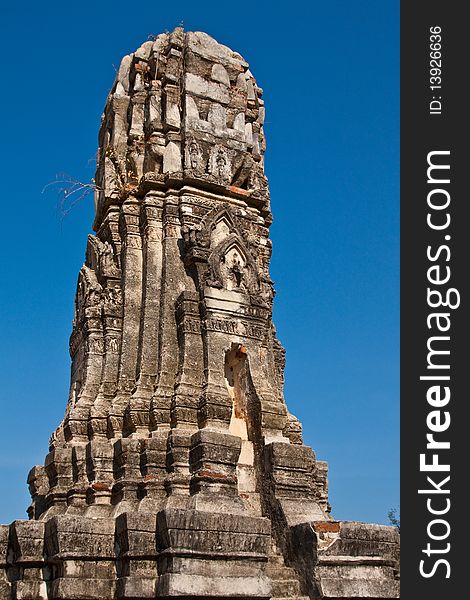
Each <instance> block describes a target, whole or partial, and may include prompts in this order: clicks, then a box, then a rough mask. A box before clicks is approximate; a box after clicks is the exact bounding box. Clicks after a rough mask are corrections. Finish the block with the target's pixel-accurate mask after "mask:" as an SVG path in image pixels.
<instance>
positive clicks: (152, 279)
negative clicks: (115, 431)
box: [125, 192, 163, 436]
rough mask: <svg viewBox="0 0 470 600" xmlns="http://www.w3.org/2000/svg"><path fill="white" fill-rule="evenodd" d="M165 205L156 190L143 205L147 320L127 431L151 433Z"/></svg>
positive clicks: (145, 308)
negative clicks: (151, 406) (150, 419)
mask: <svg viewBox="0 0 470 600" xmlns="http://www.w3.org/2000/svg"><path fill="white" fill-rule="evenodd" d="M162 205H163V201H162V198H161V197H160V195H159V194H158V195H157V193H156V192H153V193H149V194H147V196H146V197H145V199H144V203H143V207H142V215H141V218H142V221H143V224H142V227H143V267H144V268H143V273H144V274H143V320H142V331H141V339H140V347H139V364H138V371H139V375H138V382H137V387H136V389H135V391H134V393H133V394H132V396H131V398H130V399H129V404H128V406H127V409H126V416H125V431H126V433H135V434H136V435H143V436H145V435H147V434H148V428H149V416H150V401H151V398H152V395H153V391H154V386H155V379H156V375H157V364H158V355H159V351H158V323H159V317H160V294H161V285H162Z"/></svg>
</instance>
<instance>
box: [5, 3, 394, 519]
mask: <svg viewBox="0 0 470 600" xmlns="http://www.w3.org/2000/svg"><path fill="white" fill-rule="evenodd" d="M0 21H1V23H2V25H1V30H2V31H1V35H0V46H1V52H0V56H1V59H0V60H1V61H2V63H3V64H2V74H3V76H2V92H1V96H0V101H1V104H2V106H1V114H2V117H3V118H2V144H1V153H2V159H1V163H0V164H1V167H2V222H3V226H2V237H3V251H2V260H1V267H0V268H1V273H0V282H1V286H2V294H1V297H0V303H1V305H0V318H1V322H0V331H1V342H0V343H1V346H0V353H1V358H0V376H1V382H2V383H1V386H0V409H1V417H2V418H1V423H2V425H1V428H2V431H1V433H2V434H1V436H0V489H1V493H0V523H8V522H10V521H11V520H13V519H15V518H25V509H26V507H27V506H28V504H29V496H28V492H27V486H26V483H25V480H26V476H27V473H28V471H29V469H30V467H31V466H33V465H34V464H40V463H42V462H43V460H44V456H45V454H46V452H47V442H48V438H49V435H50V433H51V432H52V431H53V430H54V429H55V427H56V426H57V424H58V423H59V421H60V420H61V418H62V416H63V411H64V408H65V402H66V398H67V392H68V379H69V366H70V365H69V357H68V337H69V334H70V331H71V320H72V311H73V299H74V293H75V285H76V278H77V274H78V270H79V268H80V266H81V264H82V262H83V260H84V255H85V244H86V237H87V234H88V233H89V232H90V230H91V223H92V218H93V202H92V199H91V198H89V199H88V200H87V201H86V202H84V203H82V204H81V205H79V206H77V207H76V208H75V209H74V210H73V211H72V212H71V213H70V214H69V216H68V217H67V219H66V220H65V221H64V222H63V223H61V221H60V219H59V218H58V215H57V210H56V204H57V199H56V197H55V196H54V195H53V194H51V193H48V194H41V190H42V188H43V186H44V185H45V184H46V183H48V182H49V181H51V180H53V179H54V177H55V175H56V173H58V172H66V173H69V174H71V175H73V176H75V177H76V178H77V179H81V180H83V181H85V180H90V178H91V177H93V175H94V169H93V157H94V154H95V151H96V147H97V134H98V127H99V123H100V116H101V112H102V109H103V107H104V103H105V99H106V95H107V92H108V90H109V88H110V86H111V85H112V82H113V79H114V75H115V70H114V69H115V67H117V66H118V65H119V62H120V59H121V57H122V56H123V55H124V54H127V53H129V52H132V51H134V50H135V49H136V48H137V47H138V46H139V45H140V44H141V43H142V42H144V41H145V40H146V39H147V38H148V36H149V35H155V34H158V33H160V32H162V31H164V30H171V29H173V28H174V27H175V26H177V25H179V24H181V22H183V24H184V27H185V28H186V29H188V30H203V31H206V32H207V33H209V34H210V35H212V36H213V37H215V38H216V39H217V40H218V41H220V42H221V43H223V44H226V45H228V46H230V47H231V48H233V49H234V50H236V51H238V52H240V53H241V54H242V55H243V56H244V57H245V58H246V59H247V60H248V62H249V63H250V66H251V70H252V71H253V73H254V75H255V77H256V79H257V81H258V84H259V85H260V86H261V87H263V88H264V90H265V96H264V98H265V101H266V106H267V124H266V135H267V142H268V151H267V155H266V170H267V174H268V177H269V181H270V188H271V196H272V208H273V212H274V218H275V221H274V224H273V226H272V230H271V232H272V238H273V242H274V254H273V259H272V266H271V274H272V277H273V279H274V281H275V284H276V289H277V297H276V301H275V322H276V325H277V329H278V334H279V337H280V339H281V341H282V343H283V344H284V346H285V347H286V348H287V370H286V399H287V403H288V406H289V408H290V410H291V412H293V413H294V414H296V415H297V416H298V417H299V418H300V419H301V420H302V422H303V426H304V437H305V441H306V443H308V444H309V445H312V446H313V448H314V450H315V451H316V453H317V456H318V457H319V458H322V459H326V460H328V461H329V464H330V500H331V503H332V505H333V514H334V516H336V517H337V518H341V519H357V520H367V521H373V522H387V511H388V509H389V508H390V507H395V506H397V505H398V502H399V500H398V498H399V478H398V474H399V472H398V461H399V448H398V446H399V427H398V426H399V363H398V345H399V265H398V260H399V248H398V244H399V180H398V177H399V146H398V143H399V79H398V77H399V72H398V65H399V30H398V27H399V2H398V0H381V1H380V2H377V0H362V1H359V0H342V1H339V0H329V1H328V2H326V1H323V2H319V1H316V0H305V1H300V0H293V1H291V2H282V3H281V2H274V1H271V2H256V1H253V2H250V3H248V4H247V5H243V4H240V3H230V2H220V0H219V1H217V2H205V3H203V2H200V3H199V2H194V1H188V0H183V1H179V2H178V1H176V2H168V3H165V2H155V1H152V2H147V1H145V0H142V1H141V2H139V3H136V4H135V3H134V4H133V3H131V2H128V1H127V2H122V1H120V0H114V1H113V2H111V1H108V0H107V1H103V2H89V1H88V0H86V1H85V0H82V1H81V2H77V3H64V2H60V3H59V2H47V3H36V2H35V3H32V2H22V3H21V4H18V5H17V6H16V7H15V6H14V4H13V3H2V8H1V9H0Z"/></svg>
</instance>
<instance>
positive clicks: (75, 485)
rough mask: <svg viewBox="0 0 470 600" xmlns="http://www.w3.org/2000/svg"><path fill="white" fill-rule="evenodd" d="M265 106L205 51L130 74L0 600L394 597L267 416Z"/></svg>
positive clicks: (246, 82)
mask: <svg viewBox="0 0 470 600" xmlns="http://www.w3.org/2000/svg"><path fill="white" fill-rule="evenodd" d="M264 112H265V108H264V102H263V100H262V89H261V88H260V87H258V86H257V84H256V81H255V79H254V77H253V75H252V73H251V72H250V70H249V68H248V64H247V63H246V62H245V61H244V59H243V58H242V57H241V56H240V55H239V54H237V53H236V52H232V50H230V49H229V48H227V47H226V46H222V45H221V44H218V43H217V42H216V41H215V40H213V39H212V38H211V37H209V36H208V35H207V34H205V33H199V32H197V33H192V32H187V33H186V32H184V31H183V30H182V29H181V28H177V29H175V31H173V33H171V34H162V35H159V36H158V37H157V38H156V39H155V40H152V41H148V42H146V43H144V44H143V45H142V46H141V47H140V48H139V49H138V50H137V52H135V53H134V54H131V55H129V56H126V57H125V58H124V59H123V61H122V63H121V66H120V69H119V72H118V75H117V77H116V81H115V83H114V86H113V88H112V91H111V93H110V95H109V97H108V100H107V103H106V107H105V110H104V114H103V119H102V125H101V130H100V135H99V159H98V169H97V175H96V183H97V193H96V219H95V223H94V229H95V231H96V235H94V236H89V238H88V245H87V251H86V261H85V264H84V265H83V267H82V268H81V270H80V273H79V276H78V285H77V293H76V300H75V317H74V323H73V332H72V336H71V339H70V353H71V357H72V375H71V386H70V395H69V399H68V403H67V408H66V411H65V417H64V419H63V421H62V423H61V424H60V425H59V427H58V429H57V430H56V431H55V433H54V434H53V436H52V438H51V442H50V452H49V454H48V455H47V457H46V459H45V464H44V466H36V467H34V468H33V469H32V470H31V472H30V474H29V477H28V483H29V486H30V490H31V495H32V503H31V506H30V507H29V509H28V513H29V517H30V520H19V521H15V522H13V523H12V524H11V525H10V526H2V527H1V528H0V547H1V554H0V557H1V558H0V560H1V562H2V565H1V566H2V569H1V570H0V573H1V575H0V598H2V599H23V600H25V599H30V600H40V599H46V598H47V599H54V600H85V599H102V600H108V599H109V600H111V599H134V600H137V599H145V598H179V599H181V600H183V599H191V598H192V599H196V598H210V599H212V600H216V599H222V598H240V599H248V598H257V599H266V600H267V599H269V598H273V599H281V598H292V599H294V598H295V599H297V600H299V599H300V598H306V597H309V598H311V599H320V598H331V599H333V598H336V599H339V598H343V599H346V598H397V597H398V595H399V592H398V578H397V577H398V576H397V567H398V550H399V545H398V534H397V531H396V529H395V528H392V527H385V526H378V525H365V524H361V523H355V522H338V521H336V520H334V519H333V518H332V517H331V515H330V507H329V504H328V489H327V466H326V463H324V462H321V461H318V460H316V458H315V454H314V452H313V451H312V449H311V448H309V447H307V446H305V445H304V444H303V442H302V435H301V426H300V424H299V422H298V420H297V419H296V418H295V417H294V416H293V415H291V414H290V413H289V412H288V410H287V408H286V405H285V402H284V397H283V371H284V349H283V348H282V346H281V344H280V342H279V341H278V340H277V338H276V331H275V328H274V325H273V323H272V301H273V296H274V290H273V286H272V282H271V279H270V277H269V271H268V266H269V259H270V255H271V241H270V239H269V226H270V223H271V210H270V203H269V191H268V184H267V180H266V177H265V175H264V170H263V154H264V150H265V138H264V133H263V120H264Z"/></svg>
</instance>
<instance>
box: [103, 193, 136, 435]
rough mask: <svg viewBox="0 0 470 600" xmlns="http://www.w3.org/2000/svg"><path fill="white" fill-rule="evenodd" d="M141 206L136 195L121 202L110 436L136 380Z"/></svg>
mask: <svg viewBox="0 0 470 600" xmlns="http://www.w3.org/2000/svg"><path fill="white" fill-rule="evenodd" d="M139 212H140V207H139V204H138V202H137V200H136V199H135V198H132V197H131V198H129V199H128V200H126V202H125V203H124V204H123V207H122V213H121V227H122V235H121V237H122V239H123V248H122V282H123V322H122V343H121V362H120V364H119V381H118V390H117V394H116V397H115V398H114V399H113V402H112V406H111V408H110V410H109V417H108V429H109V434H110V435H111V437H121V436H122V429H123V421H124V411H125V409H126V406H127V402H128V400H129V397H130V395H131V393H132V390H133V388H134V386H135V383H136V371H137V357H138V347H139V337H140V319H141V305H142V239H141V235H140V228H139Z"/></svg>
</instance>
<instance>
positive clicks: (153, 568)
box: [0, 508, 399, 600]
mask: <svg viewBox="0 0 470 600" xmlns="http://www.w3.org/2000/svg"><path fill="white" fill-rule="evenodd" d="M271 535H272V531H271V522H270V520H269V519H267V518H258V517H251V516H247V515H244V514H214V513H208V512H203V511H197V510H183V509H172V508H169V509H164V510H162V511H160V512H159V513H157V514H156V515H155V514H150V513H122V514H120V515H119V516H118V517H117V518H116V519H114V518H108V519H101V518H88V517H83V516H69V515H58V516H54V517H51V518H50V519H48V520H47V521H14V522H13V523H12V524H11V525H10V526H9V527H8V526H2V528H1V529H0V543H1V556H2V559H1V560H2V564H1V567H2V570H1V571H0V598H2V600H98V599H100V600H112V599H122V600H127V599H129V600H130V599H133V600H143V599H144V598H173V599H175V598H178V599H183V598H188V599H189V598H193V599H196V598H210V599H216V598H256V599H260V600H261V599H266V600H267V599H269V598H273V599H276V600H281V599H284V598H285V599H288V598H289V599H296V600H307V598H310V599H315V600H327V599H328V600H339V599H342V600H346V599H352V598H354V599H366V598H367V599H378V598H399V579H398V560H399V555H398V553H399V542H398V533H397V531H396V529H395V528H392V527H385V526H379V525H366V524H363V523H353V522H337V521H318V522H310V523H302V524H299V525H296V526H293V527H291V528H290V537H291V541H290V543H291V544H292V546H291V548H292V553H291V556H290V557H287V560H286V557H285V556H284V553H282V552H281V551H280V550H279V548H278V546H277V544H276V543H275V542H274V540H273V538H272V537H271Z"/></svg>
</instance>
